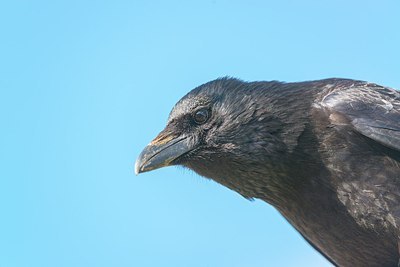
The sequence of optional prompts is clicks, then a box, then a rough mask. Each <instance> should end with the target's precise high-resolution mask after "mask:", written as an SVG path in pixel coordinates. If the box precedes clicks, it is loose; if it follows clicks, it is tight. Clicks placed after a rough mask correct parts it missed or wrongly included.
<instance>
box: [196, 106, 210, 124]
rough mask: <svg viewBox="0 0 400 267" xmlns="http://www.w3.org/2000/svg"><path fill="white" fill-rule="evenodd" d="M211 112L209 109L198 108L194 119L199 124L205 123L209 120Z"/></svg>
mask: <svg viewBox="0 0 400 267" xmlns="http://www.w3.org/2000/svg"><path fill="white" fill-rule="evenodd" d="M208 117H209V112H208V110H207V109H200V110H197V111H196V112H195V113H194V115H193V119H194V121H195V122H196V123H197V124H203V123H205V122H206V121H207V120H208Z"/></svg>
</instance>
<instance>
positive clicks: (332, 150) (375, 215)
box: [135, 77, 400, 267]
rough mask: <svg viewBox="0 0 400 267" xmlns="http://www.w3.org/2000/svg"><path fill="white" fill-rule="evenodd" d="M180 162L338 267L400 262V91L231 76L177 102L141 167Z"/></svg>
mask: <svg viewBox="0 0 400 267" xmlns="http://www.w3.org/2000/svg"><path fill="white" fill-rule="evenodd" d="M170 165H181V166H184V167H187V168H189V169H191V170H193V171H195V172H196V173H198V174H199V175H201V176H204V177H206V178H210V179H212V180H214V181H216V182H218V183H220V184H222V185H224V186H226V187H228V188H229V189H232V190H234V191H236V192H238V193H239V194H241V195H242V196H244V197H245V198H248V199H254V198H256V199H260V200H263V201H265V202H267V203H269V204H270V205H272V206H273V207H275V208H276V209H277V210H278V211H279V212H280V213H281V214H282V215H283V216H284V217H285V218H286V220H287V221H288V222H289V223H290V224H291V225H292V226H293V227H294V228H295V229H296V230H297V231H299V232H300V234H301V235H302V236H303V237H304V238H305V240H307V241H308V242H309V243H310V244H311V246H313V247H314V248H315V249H316V250H318V251H319V252H320V253H321V254H322V255H324V256H325V257H326V258H327V259H328V260H329V261H330V262H331V263H332V264H334V265H336V266H353V267H354V266H397V264H398V261H399V240H400V239H399V237H400V93H399V92H398V91H396V90H394V89H391V88H388V87H383V86H380V85H377V84H374V83H368V82H364V81H358V80H351V79H338V78H332V79H324V80H317V81H307V82H295V83H284V82H278V81H269V82H264V81H262V82H244V81H242V80H239V79H235V78H230V77H224V78H219V79H216V80H214V81H211V82H208V83H205V84H203V85H201V86H199V87H197V88H195V89H193V90H192V91H190V92H189V93H188V94H187V95H186V96H184V97H183V98H182V99H181V100H179V101H178V103H176V105H175V106H174V108H173V109H172V111H171V113H170V115H169V119H168V122H167V125H166V127H165V129H164V130H162V131H161V132H160V134H159V135H158V136H157V137H156V138H155V139H154V140H153V141H152V142H151V143H150V144H149V145H148V146H147V147H145V148H144V150H143V151H142V153H141V154H140V156H139V157H138V159H137V161H136V164H135V172H136V173H137V174H138V173H142V172H146V171H150V170H154V169H157V168H160V167H164V166H170Z"/></svg>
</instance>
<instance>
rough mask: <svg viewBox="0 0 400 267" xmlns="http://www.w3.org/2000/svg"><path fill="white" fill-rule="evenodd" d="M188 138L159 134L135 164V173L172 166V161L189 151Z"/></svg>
mask: <svg viewBox="0 0 400 267" xmlns="http://www.w3.org/2000/svg"><path fill="white" fill-rule="evenodd" d="M191 149H192V148H191V146H190V144H189V142H188V138H186V137H182V136H178V137H174V136H173V135H168V134H167V133H164V132H161V133H160V134H159V135H158V136H157V137H156V138H155V139H154V140H153V141H152V142H151V143H150V144H149V145H147V146H146V147H145V148H144V149H143V151H142V153H140V155H139V157H138V159H137V160H136V163H135V173H136V175H138V174H139V173H142V172H148V171H152V170H155V169H159V168H162V167H166V166H170V165H173V161H174V160H175V159H177V158H178V157H180V156H182V155H183V154H185V153H187V152H189V151H190V150H191Z"/></svg>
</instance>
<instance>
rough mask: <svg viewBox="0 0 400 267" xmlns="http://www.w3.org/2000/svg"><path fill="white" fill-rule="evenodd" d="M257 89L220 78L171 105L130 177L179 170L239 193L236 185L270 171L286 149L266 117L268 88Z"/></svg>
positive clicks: (277, 126)
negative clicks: (163, 169) (167, 168)
mask: <svg viewBox="0 0 400 267" xmlns="http://www.w3.org/2000/svg"><path fill="white" fill-rule="evenodd" d="M276 84H279V83H278V82H271V83H270V84H269V87H271V88H273V87H274V85H276ZM262 86H264V87H265V83H246V82H242V81H240V80H237V79H232V78H221V79H217V80H215V81H211V82H208V83H206V84H203V85H201V86H199V87H197V88H195V89H193V90H192V91H191V92H189V93H188V94H187V95H186V96H184V97H183V98H182V99H181V100H179V101H178V103H176V105H175V107H174V108H173V109H172V111H171V113H170V115H169V118H168V122H167V125H166V127H165V129H164V130H162V131H161V132H160V134H159V135H158V136H157V137H156V138H155V139H154V140H153V141H151V143H150V144H149V145H147V146H146V148H145V149H144V150H143V151H142V153H141V154H140V156H139V157H138V159H137V161H136V165H135V172H136V173H137V174H138V173H142V172H147V171H151V170H154V169H158V168H161V167H165V166H171V165H182V166H185V167H188V168H190V169H192V170H194V171H195V172H197V173H198V174H200V175H202V176H205V177H208V178H212V179H214V180H216V181H217V182H220V183H222V184H224V185H225V186H228V187H229V188H231V189H234V190H236V191H239V190H238V188H237V187H238V185H237V184H238V183H239V184H241V185H242V186H241V187H243V183H244V182H249V181H250V180H251V179H247V178H249V177H250V176H252V175H253V174H254V176H259V175H260V172H262V171H263V170H265V171H266V172H268V171H272V170H273V169H274V168H275V166H278V165H279V160H280V159H281V155H282V154H284V153H285V150H286V144H285V143H284V141H283V140H282V136H281V134H282V126H283V124H282V121H281V119H280V118H279V116H277V115H276V114H275V113H274V112H272V110H273V108H274V105H275V104H274V100H271V97H270V91H271V90H272V89H271V90H263V88H260V87H262ZM260 164H262V165H263V167H264V168H263V170H260V168H259V166H260ZM268 166H269V167H268ZM240 193H241V194H243V195H246V193H245V192H240Z"/></svg>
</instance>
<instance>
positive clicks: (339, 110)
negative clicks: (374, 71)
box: [320, 83, 400, 151]
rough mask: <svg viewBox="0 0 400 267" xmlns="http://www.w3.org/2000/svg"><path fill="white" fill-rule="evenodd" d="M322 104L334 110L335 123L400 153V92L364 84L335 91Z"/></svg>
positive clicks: (331, 114)
mask: <svg viewBox="0 0 400 267" xmlns="http://www.w3.org/2000/svg"><path fill="white" fill-rule="evenodd" d="M320 104H321V105H322V106H325V107H327V108H328V109H329V110H330V119H331V122H332V123H333V124H346V125H348V124H350V125H352V126H353V128H354V130H355V131H357V132H359V133H361V134H362V135H364V136H366V137H368V138H371V139H372V140H374V141H376V142H378V143H380V144H382V145H384V146H387V147H389V148H392V149H394V150H397V151H400V92H398V91H396V90H394V89H391V88H387V87H382V86H379V85H376V84H370V83H364V84H361V85H355V86H352V87H349V88H345V89H341V90H331V91H330V92H329V93H328V94H326V95H325V96H324V97H323V98H322V100H321V102H320Z"/></svg>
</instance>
